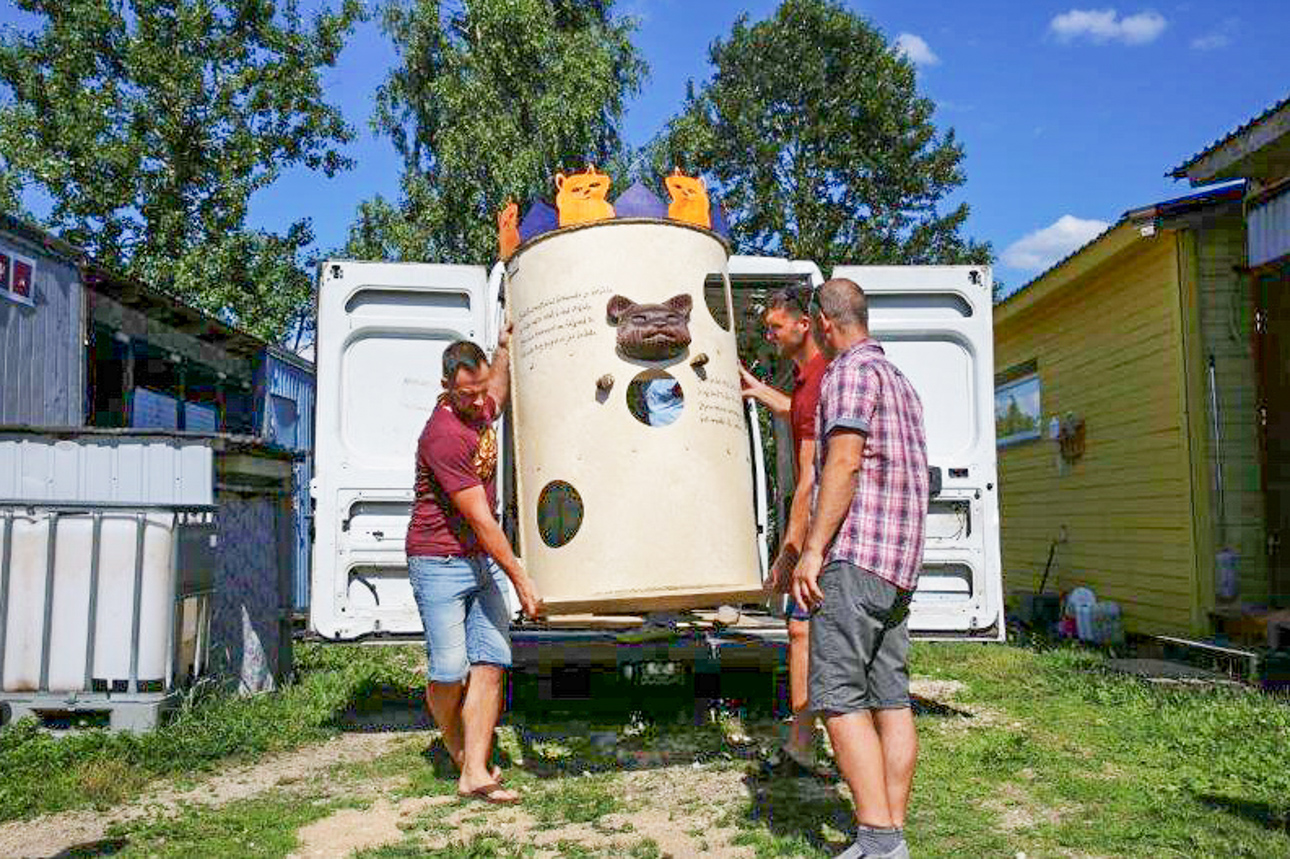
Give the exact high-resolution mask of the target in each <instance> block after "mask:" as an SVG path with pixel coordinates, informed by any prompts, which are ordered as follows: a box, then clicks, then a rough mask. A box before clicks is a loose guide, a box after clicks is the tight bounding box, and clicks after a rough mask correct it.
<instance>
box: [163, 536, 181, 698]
mask: <svg viewBox="0 0 1290 859" xmlns="http://www.w3.org/2000/svg"><path fill="white" fill-rule="evenodd" d="M179 516H180V514H179V513H178V512H176V513H174V514H173V515H172V516H171V517H170V593H169V595H168V596H169V599H168V601H167V604H168V605H169V606H170V629H169V630H167V632H166V685H165V688H163V689H162V691H163V692H169V691H170V689H171V687H172V686H173V685H174V681H175V662H176V661H177V658H178V652H179V635H180V633H179V630H178V626H179V624H180V622H181V621H182V619H183V612H182V611H181V610H180V600H179Z"/></svg>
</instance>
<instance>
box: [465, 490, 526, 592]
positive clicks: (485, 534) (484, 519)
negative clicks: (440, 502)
mask: <svg viewBox="0 0 1290 859" xmlns="http://www.w3.org/2000/svg"><path fill="white" fill-rule="evenodd" d="M448 498H449V500H451V501H452V506H453V507H456V508H457V509H458V510H459V511H461V515H462V516H465V517H466V521H467V522H468V523H469V524H470V529H471V530H472V531H474V532H475V536H476V537H477V538H479V544H480V545H481V546H483V547H484V551H485V552H487V553H488V554H489V556H490V557H491V558H492V559H493V560H494V561H496V562H497V565H498V566H499V567H501V568H502V570H503V571H504V572H505V573H506V576H507V578H509V579H510V580H511V584H513V585H514V586H515V593H516V594H517V595H518V596H519V598H520V605H521V607H522V608H523V609H524V613H525V614H526V615H528V616H529V617H537V615H538V614H539V613H540V612H541V606H542V600H541V599H540V598H539V597H538V593H537V588H536V587H535V586H534V584H533V579H532V578H530V577H529V574H528V571H527V570H525V569H524V567H523V565H521V564H520V561H519V558H517V557H515V553H514V552H513V551H511V544H510V541H508V540H507V539H506V534H505V533H503V532H502V526H500V525H498V524H497V520H496V519H495V518H493V511H492V508H490V507H489V505H488V495H487V494H486V493H485V492H484V487H483V486H480V485H475V486H470V487H467V488H466V489H462V490H460V491H459V492H453V493H450V494H449V495H448Z"/></svg>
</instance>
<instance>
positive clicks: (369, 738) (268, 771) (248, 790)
mask: <svg viewBox="0 0 1290 859" xmlns="http://www.w3.org/2000/svg"><path fill="white" fill-rule="evenodd" d="M407 739H408V735H407V734H403V733H387V734H379V733H361V734H358V733H356V734H342V735H341V736H338V737H334V738H333V739H331V740H328V741H327V742H324V743H319V744H317V745H313V746H307V747H305V748H303V749H297V750H295V751H292V752H284V753H282V754H279V755H274V756H272V757H269V758H266V759H265V760H263V761H260V762H258V763H255V764H247V765H241V766H234V767H230V768H228V769H226V770H223V771H221V772H218V773H216V774H214V775H212V776H210V777H208V778H204V779H202V780H200V781H199V782H198V783H197V784H196V785H195V786H194V787H192V788H189V789H184V790H180V789H176V788H174V787H172V786H170V785H163V786H160V787H159V788H157V789H155V790H153V791H150V792H148V793H145V794H144V795H143V796H141V797H139V798H138V799H136V800H134V801H133V802H130V803H127V804H125V805H120V806H117V807H115V808H112V809H109V810H107V811H93V810H80V811H67V812H63V813H61V814H51V815H46V816H44V817H37V818H35V819H32V820H15V821H11V822H9V823H5V824H0V856H14V857H17V856H22V857H27V856H54V855H57V854H58V853H61V852H63V851H65V850H69V849H71V848H73V847H76V846H78V845H86V844H95V843H97V842H100V841H102V840H103V838H104V835H105V833H106V832H107V829H108V827H109V826H111V825H112V824H113V823H118V822H124V821H128V820H134V819H136V818H139V817H142V816H144V815H148V814H154V813H156V812H157V811H159V810H160V811H162V812H173V811H175V810H177V809H179V808H180V807H181V806H183V805H190V804H197V805H223V804H225V803H228V802H232V801H234V800H238V799H245V798H247V797H250V796H254V795H255V794H258V793H260V792H262V791H265V790H268V789H269V788H273V787H282V786H288V787H289V786H290V785H291V784H293V783H295V782H300V781H306V780H308V779H309V778H310V777H311V776H314V775H318V774H321V773H323V772H325V771H326V770H328V769H330V768H331V767H333V766H335V765H336V764H343V763H357V762H360V761H367V760H372V759H375V758H378V757H380V756H381V755H383V754H385V753H386V752H388V751H390V750H391V749H393V748H394V747H395V746H396V745H397V744H398V743H400V742H401V741H404V740H407Z"/></svg>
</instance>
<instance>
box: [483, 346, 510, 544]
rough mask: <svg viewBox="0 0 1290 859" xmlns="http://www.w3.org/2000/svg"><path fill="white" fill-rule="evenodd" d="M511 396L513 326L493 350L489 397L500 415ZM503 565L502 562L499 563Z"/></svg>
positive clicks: (490, 366)
mask: <svg viewBox="0 0 1290 859" xmlns="http://www.w3.org/2000/svg"><path fill="white" fill-rule="evenodd" d="M510 395H511V324H510V323H509V322H508V323H507V324H506V327H505V328H503V329H502V330H501V333H499V334H498V335H497V348H496V349H494V350H493V360H492V361H490V362H489V374H488V396H489V397H491V398H492V400H493V403H495V404H496V406H497V413H498V414H499V415H500V414H501V413H502V409H504V408H506V399H507V398H508V397H509V396H510ZM498 563H501V561H498Z"/></svg>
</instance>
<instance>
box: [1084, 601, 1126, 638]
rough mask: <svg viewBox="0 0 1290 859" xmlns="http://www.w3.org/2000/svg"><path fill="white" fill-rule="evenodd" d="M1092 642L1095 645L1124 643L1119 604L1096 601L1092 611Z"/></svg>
mask: <svg viewBox="0 0 1290 859" xmlns="http://www.w3.org/2000/svg"><path fill="white" fill-rule="evenodd" d="M1091 623H1092V627H1093V629H1092V632H1093V641H1094V642H1096V643H1097V644H1122V643H1124V623H1123V621H1122V620H1121V618H1120V604H1119V603H1117V602H1111V601H1110V600H1098V601H1097V602H1096V603H1094V605H1093V611H1092V618H1091Z"/></svg>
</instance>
